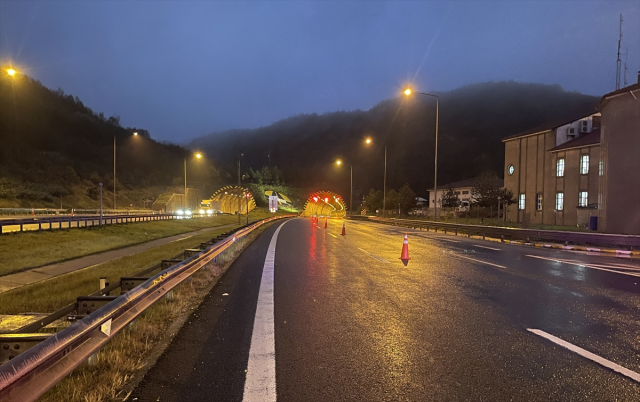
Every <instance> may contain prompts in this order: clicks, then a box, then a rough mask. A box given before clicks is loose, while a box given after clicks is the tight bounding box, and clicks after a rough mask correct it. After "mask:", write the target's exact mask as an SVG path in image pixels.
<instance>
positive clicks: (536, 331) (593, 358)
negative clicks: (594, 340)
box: [527, 328, 640, 382]
mask: <svg viewBox="0 0 640 402" xmlns="http://www.w3.org/2000/svg"><path fill="white" fill-rule="evenodd" d="M527 331H529V332H533V333H534V334H536V335H538V336H541V337H543V338H545V339H548V340H550V341H551V342H553V343H555V344H558V345H560V346H562V347H563V348H567V349H569V350H570V351H572V352H574V353H577V354H579V355H580V356H582V357H585V358H587V359H589V360H591V361H594V362H596V363H598V364H600V365H602V366H604V367H607V368H610V369H611V370H613V371H615V372H617V373H620V374H622V375H624V376H626V377H629V378H631V379H632V380H634V381H637V382H640V374H638V373H636V372H635V371H631V370H629V369H627V368H624V367H622V366H621V365H619V364H616V363H614V362H612V361H610V360H607V359H605V358H604V357H600V356H598V355H596V354H594V353H591V352H589V351H588V350H585V349H582V348H581V347H579V346H576V345H574V344H572V343H569V342H567V341H563V340H562V339H560V338H558V337H555V336H553V335H551V334H548V333H546V332H544V331H542V330H539V329H531V328H527Z"/></svg>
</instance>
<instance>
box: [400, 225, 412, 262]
mask: <svg viewBox="0 0 640 402" xmlns="http://www.w3.org/2000/svg"><path fill="white" fill-rule="evenodd" d="M410 259H411V258H409V236H407V234H406V233H405V234H404V241H403V242H402V253H401V254H400V260H401V261H402V263H403V264H404V266H405V267H406V266H407V264H408V263H409V260H410Z"/></svg>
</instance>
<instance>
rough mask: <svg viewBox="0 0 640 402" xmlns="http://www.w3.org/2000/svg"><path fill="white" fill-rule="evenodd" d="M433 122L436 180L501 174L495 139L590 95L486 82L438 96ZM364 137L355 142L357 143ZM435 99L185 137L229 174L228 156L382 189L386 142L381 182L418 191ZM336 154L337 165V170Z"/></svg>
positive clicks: (429, 158) (564, 114) (309, 181)
mask: <svg viewBox="0 0 640 402" xmlns="http://www.w3.org/2000/svg"><path fill="white" fill-rule="evenodd" d="M438 95H439V99H440V128H439V145H438V149H439V152H438V157H439V168H438V182H439V184H445V183H447V182H452V181H456V180H461V179H465V178H469V177H474V176H477V175H478V174H479V173H481V172H482V171H485V170H494V171H496V172H497V173H498V174H499V175H500V176H502V170H503V163H504V162H503V160H504V146H503V144H502V142H501V139H502V138H503V137H505V136H508V135H511V134H515V133H518V132H520V131H523V130H527V129H531V128H534V127H537V126H539V125H542V124H545V123H547V122H549V121H555V120H557V119H562V118H572V117H574V116H578V115H582V114H586V113H589V112H592V111H594V106H595V104H596V103H597V100H598V98H597V97H594V96H587V95H582V94H579V93H575V92H567V91H564V90H563V89H562V88H561V87H560V86H558V85H541V84H523V83H516V82H489V83H482V84H474V85H467V86H464V87H461V88H458V89H456V90H453V91H450V92H443V93H438ZM367 136H371V137H372V138H373V144H372V145H370V146H365V144H364V143H363V139H364V138H366V137H367ZM434 141H435V99H434V98H430V97H424V96H417V97H416V96H413V97H411V98H406V97H399V98H397V99H390V100H386V101H383V102H380V103H379V104H378V105H376V106H375V107H373V108H371V109H370V110H367V111H359V110H358V111H350V112H345V111H341V112H334V113H327V114H323V115H317V114H310V115H298V116H293V117H290V118H287V119H284V120H280V121H278V122H276V123H274V124H272V125H270V126H267V127H261V128H258V129H254V130H231V131H226V132H220V133H214V134H211V135H209V136H206V137H203V138H199V139H196V140H194V141H193V142H192V143H191V144H190V147H192V148H194V149H195V148H198V149H203V150H204V151H205V152H206V153H207V154H208V155H210V156H212V157H213V158H214V159H215V160H216V161H217V163H219V164H220V165H221V166H222V168H223V169H224V171H223V174H226V175H229V176H232V175H233V174H234V168H235V166H236V165H235V160H236V158H237V155H238V153H241V152H242V153H244V156H243V173H245V169H246V170H248V169H249V168H250V167H252V168H254V169H255V168H260V167H261V166H263V165H266V164H268V163H269V160H268V155H269V152H270V153H271V163H272V165H277V166H278V167H280V168H281V169H282V173H283V175H284V178H285V181H286V183H287V184H289V185H294V186H305V187H312V186H317V187H321V188H326V189H336V190H339V191H341V192H342V193H343V194H348V191H349V167H350V165H351V164H353V171H354V188H356V189H358V190H362V191H364V192H368V190H369V189H370V188H377V189H380V188H382V178H383V166H384V146H385V145H387V147H388V156H387V164H388V170H387V187H388V188H399V187H401V186H402V185H403V184H405V183H409V184H410V186H411V187H412V188H413V189H414V190H415V191H416V193H418V195H422V196H424V195H426V190H427V189H428V188H429V187H431V186H433V168H434V164H433V160H434ZM336 158H341V159H342V160H343V161H344V164H343V165H342V166H341V167H337V166H336V165H335V164H334V161H335V160H336Z"/></svg>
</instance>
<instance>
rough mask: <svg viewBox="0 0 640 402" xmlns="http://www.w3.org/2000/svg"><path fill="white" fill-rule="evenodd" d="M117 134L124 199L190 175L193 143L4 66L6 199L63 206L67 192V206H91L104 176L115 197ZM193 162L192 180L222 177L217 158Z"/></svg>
mask: <svg viewBox="0 0 640 402" xmlns="http://www.w3.org/2000/svg"><path fill="white" fill-rule="evenodd" d="M134 132H137V133H138V135H137V136H134V135H133V133H134ZM114 137H115V139H116V144H117V147H116V148H117V149H116V153H117V172H116V178H117V184H118V192H122V196H123V197H125V198H123V199H122V202H120V203H118V204H119V205H120V206H129V205H130V204H134V206H135V207H138V208H139V207H142V206H143V205H144V203H143V200H142V199H143V198H144V199H146V198H149V197H151V198H153V196H154V195H157V193H158V192H159V191H161V190H162V188H164V187H165V186H168V185H171V184H172V183H174V182H175V183H179V184H182V183H183V160H184V158H185V157H189V156H190V155H191V152H190V151H188V150H186V149H184V148H183V147H180V146H178V145H174V144H168V143H159V142H157V141H154V140H153V139H151V137H150V135H149V133H148V132H147V131H146V130H144V129H141V128H137V127H127V128H125V127H121V126H120V122H119V117H118V116H111V117H105V116H104V115H103V114H102V113H95V112H94V111H92V110H91V109H90V108H88V107H87V106H85V105H84V104H83V103H82V101H81V100H80V99H78V97H74V96H72V95H67V94H65V93H64V92H63V90H61V89H58V90H57V91H52V90H50V89H48V88H46V87H44V86H43V85H42V84H40V83H39V82H38V81H35V80H32V79H30V78H29V77H27V76H21V75H16V76H13V77H10V76H8V75H6V74H3V75H2V76H1V77H0V206H5V207H7V206H53V205H58V206H59V205H60V198H63V199H64V200H65V201H66V202H65V204H66V206H65V208H67V207H70V206H71V207H85V206H91V205H95V201H96V200H97V194H98V191H97V188H98V186H97V184H98V183H99V182H103V183H104V190H105V198H106V200H111V199H112V189H113V142H114ZM189 168H190V175H189V176H190V178H191V184H193V183H203V182H211V181H216V180H217V172H216V171H215V169H213V165H212V164H211V162H210V161H209V160H204V161H198V163H193V164H190V166H189ZM145 189H150V190H149V191H145ZM128 193H130V196H129V198H127V194H128ZM134 193H135V195H131V194H134ZM69 204H72V205H69ZM73 204H75V205H73ZM108 206H109V207H110V206H111V201H109V203H108Z"/></svg>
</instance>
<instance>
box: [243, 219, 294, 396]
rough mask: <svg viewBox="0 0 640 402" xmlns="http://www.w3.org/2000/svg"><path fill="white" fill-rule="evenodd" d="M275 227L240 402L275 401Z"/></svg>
mask: <svg viewBox="0 0 640 402" xmlns="http://www.w3.org/2000/svg"><path fill="white" fill-rule="evenodd" d="M286 223H287V222H284V223H283V224H282V225H280V226H278V228H277V229H276V231H275V232H274V233H273V236H272V237H271V242H270V243H269V248H268V249H267V257H266V258H265V260H264V268H263V269H262V279H261V281H260V291H259V293H258V306H257V308H256V316H255V318H254V320H253V333H252V335H251V347H250V348H249V363H248V364H247V378H246V380H245V383H244V394H243V396H242V401H243V402H275V401H276V339H275V324H274V311H273V310H274V301H273V288H274V284H273V273H274V266H275V257H276V242H277V241H278V234H279V233H280V229H282V227H283V226H284V225H285V224H286Z"/></svg>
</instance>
